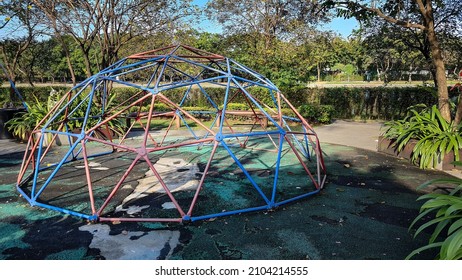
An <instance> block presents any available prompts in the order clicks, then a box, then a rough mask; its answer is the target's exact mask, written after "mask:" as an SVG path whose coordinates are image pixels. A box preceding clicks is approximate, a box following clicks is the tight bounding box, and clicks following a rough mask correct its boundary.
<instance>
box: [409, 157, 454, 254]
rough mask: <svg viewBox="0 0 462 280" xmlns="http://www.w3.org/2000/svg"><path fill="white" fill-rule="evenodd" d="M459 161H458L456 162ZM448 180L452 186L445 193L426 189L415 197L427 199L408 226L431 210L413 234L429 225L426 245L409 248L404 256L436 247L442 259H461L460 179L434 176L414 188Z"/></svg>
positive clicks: (414, 223)
mask: <svg viewBox="0 0 462 280" xmlns="http://www.w3.org/2000/svg"><path fill="white" fill-rule="evenodd" d="M456 164H457V165H461V163H460V162H456ZM442 183H443V184H452V185H456V187H455V188H454V189H453V190H452V191H451V192H450V193H449V194H442V193H429V194H425V195H422V196H420V197H419V198H418V200H427V201H426V202H425V203H424V204H423V205H422V206H421V208H420V214H419V215H418V216H417V217H416V218H415V219H414V221H413V222H412V224H411V226H410V227H409V229H411V228H413V227H414V226H415V225H416V223H417V222H419V221H422V220H426V218H427V217H428V216H429V215H430V214H431V215H432V218H431V219H430V220H429V221H427V222H425V223H424V224H422V225H420V226H419V227H418V228H417V230H416V232H415V234H414V237H416V236H417V235H419V234H420V233H421V232H423V231H424V230H428V229H433V232H432V235H431V237H430V239H429V241H428V245H426V246H423V247H421V248H418V249H416V250H414V251H413V252H411V253H410V254H409V255H408V256H407V259H410V258H412V257H413V256H415V255H416V254H419V253H420V252H422V251H425V250H429V249H434V248H439V252H438V254H437V256H436V258H438V259H442V260H457V259H462V180H461V179H458V178H454V179H436V180H432V181H429V182H427V183H425V184H423V185H421V186H420V187H419V188H418V189H422V188H425V187H428V186H429V185H433V184H442Z"/></svg>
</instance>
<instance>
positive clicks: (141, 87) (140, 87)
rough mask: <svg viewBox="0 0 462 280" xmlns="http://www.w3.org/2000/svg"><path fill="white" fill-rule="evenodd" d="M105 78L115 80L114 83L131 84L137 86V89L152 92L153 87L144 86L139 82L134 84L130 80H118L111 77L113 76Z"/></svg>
mask: <svg viewBox="0 0 462 280" xmlns="http://www.w3.org/2000/svg"><path fill="white" fill-rule="evenodd" d="M104 79H105V80H109V81H113V82H114V83H118V84H122V85H126V86H130V87H134V88H137V89H140V90H145V91H149V92H152V89H151V88H148V87H143V86H140V85H137V84H132V83H129V82H125V81H121V80H117V79H114V78H111V77H104Z"/></svg>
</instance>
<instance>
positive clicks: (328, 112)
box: [298, 104, 334, 124]
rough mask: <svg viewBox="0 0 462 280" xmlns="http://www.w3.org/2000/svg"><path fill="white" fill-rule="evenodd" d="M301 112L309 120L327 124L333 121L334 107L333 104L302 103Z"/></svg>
mask: <svg viewBox="0 0 462 280" xmlns="http://www.w3.org/2000/svg"><path fill="white" fill-rule="evenodd" d="M298 110H299V113H300V114H301V115H302V116H303V117H304V118H305V119H307V120H308V121H310V122H314V123H322V124H327V123H330V122H331V121H332V114H333V112H334V107H333V106H331V105H309V104H306V105H302V106H300V108H299V109H298Z"/></svg>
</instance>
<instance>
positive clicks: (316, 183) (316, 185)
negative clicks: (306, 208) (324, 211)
mask: <svg viewBox="0 0 462 280" xmlns="http://www.w3.org/2000/svg"><path fill="white" fill-rule="evenodd" d="M284 138H285V139H286V141H287V143H289V146H290V148H292V151H293V152H294V154H295V156H296V157H297V158H298V161H299V162H300V164H301V165H302V166H303V168H304V169H305V171H306V173H307V174H308V176H310V178H311V181H313V184H314V186H315V187H316V189H319V188H320V186H319V183H318V182H316V179H315V178H314V177H313V175H312V174H311V172H310V170H309V169H308V167H307V166H306V164H305V163H304V162H303V159H302V158H301V157H300V155H299V154H298V152H297V150H296V149H295V147H294V145H293V144H292V142H291V141H290V140H289V137H287V135H286V136H284Z"/></svg>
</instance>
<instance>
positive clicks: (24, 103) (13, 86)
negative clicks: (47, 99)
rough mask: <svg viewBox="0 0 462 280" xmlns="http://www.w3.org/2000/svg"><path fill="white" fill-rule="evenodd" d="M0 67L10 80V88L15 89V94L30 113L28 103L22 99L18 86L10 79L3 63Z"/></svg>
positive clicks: (0, 63)
mask: <svg viewBox="0 0 462 280" xmlns="http://www.w3.org/2000/svg"><path fill="white" fill-rule="evenodd" d="M0 67H2V70H3V72H4V73H5V76H6V78H7V79H8V82H10V87H11V88H12V89H13V91H14V93H15V94H16V96H17V97H18V98H19V100H21V103H22V106H24V108H25V109H26V111H29V107H27V103H26V101H24V99H23V98H22V95H21V93H19V90H18V89H17V88H16V85H15V84H14V83H13V81H12V80H11V78H10V75H8V72H7V71H6V69H5V66H3V63H2V62H0Z"/></svg>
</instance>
